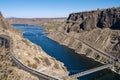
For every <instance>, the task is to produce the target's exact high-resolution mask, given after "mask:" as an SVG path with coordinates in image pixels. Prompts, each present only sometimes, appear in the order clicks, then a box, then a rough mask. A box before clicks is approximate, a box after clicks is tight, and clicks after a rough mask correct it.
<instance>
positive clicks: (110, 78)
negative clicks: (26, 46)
mask: <svg viewBox="0 0 120 80" xmlns="http://www.w3.org/2000/svg"><path fill="white" fill-rule="evenodd" d="M13 26H14V27H15V28H16V29H18V30H22V31H23V32H24V33H23V37H24V38H27V39H29V40H30V41H31V42H33V43H35V44H37V45H39V46H41V47H42V49H43V50H44V51H45V52H46V53H47V54H49V55H50V56H52V57H55V58H56V59H57V60H59V61H61V62H63V63H64V64H65V66H66V67H67V69H68V71H69V72H70V74H74V73H77V72H81V71H85V70H87V69H91V68H94V67H97V66H100V65H102V64H100V63H98V62H95V61H94V60H92V59H89V58H86V57H85V56H83V55H78V54H76V53H75V52H74V50H72V49H69V48H67V47H65V46H62V45H59V44H58V43H57V42H55V41H53V40H51V39H49V38H48V37H47V36H46V34H45V31H44V30H43V29H42V28H40V27H38V26H30V25H20V24H14V25H13ZM79 80H120V76H119V75H117V74H115V73H114V72H112V71H110V70H107V69H105V70H102V71H99V72H95V73H92V74H89V75H86V76H83V77H80V78H79Z"/></svg>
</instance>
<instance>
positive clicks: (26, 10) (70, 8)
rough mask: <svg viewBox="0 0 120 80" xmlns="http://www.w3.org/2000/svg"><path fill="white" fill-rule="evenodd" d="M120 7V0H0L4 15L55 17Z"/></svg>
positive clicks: (0, 7) (0, 9)
mask: <svg viewBox="0 0 120 80" xmlns="http://www.w3.org/2000/svg"><path fill="white" fill-rule="evenodd" d="M111 7H120V0H0V11H1V12H2V14H3V16H4V17H19V18H55V17H68V15H69V14H70V13H75V12H82V11H90V10H96V9H98V8H99V9H103V8H111Z"/></svg>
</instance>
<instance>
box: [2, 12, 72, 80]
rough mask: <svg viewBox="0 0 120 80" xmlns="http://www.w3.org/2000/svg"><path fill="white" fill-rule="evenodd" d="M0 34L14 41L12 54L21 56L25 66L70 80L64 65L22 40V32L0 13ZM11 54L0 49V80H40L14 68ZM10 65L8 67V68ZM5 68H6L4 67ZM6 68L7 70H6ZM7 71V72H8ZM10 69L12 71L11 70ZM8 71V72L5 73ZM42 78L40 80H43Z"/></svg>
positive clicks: (39, 48) (37, 47) (27, 41)
mask: <svg viewBox="0 0 120 80" xmlns="http://www.w3.org/2000/svg"><path fill="white" fill-rule="evenodd" d="M0 34H4V35H7V36H9V37H10V38H11V39H12V43H13V44H12V50H13V52H12V53H15V55H17V56H19V59H20V60H21V61H22V63H24V64H25V65H27V66H29V67H31V68H34V69H36V70H39V71H42V72H45V73H47V74H49V75H53V76H56V77H59V78H61V79H65V80H67V79H68V80H70V79H71V78H70V77H69V76H68V73H69V72H68V71H67V69H66V67H65V66H64V64H63V63H61V62H59V61H57V60H56V59H55V58H53V57H51V56H49V55H47V54H46V53H45V52H44V51H43V50H42V49H41V47H39V46H37V45H35V44H33V43H32V42H30V41H29V40H27V39H24V38H22V32H21V31H18V30H15V29H14V28H13V27H12V26H11V25H10V24H9V23H8V22H7V21H6V20H5V19H4V17H3V16H2V14H1V13H0ZM10 53H11V52H9V51H8V52H7V51H6V49H5V48H4V49H2V48H1V49H0V57H1V58H0V71H1V73H3V74H2V75H1V74H0V80H1V78H2V80H11V79H12V80H39V79H38V78H37V77H35V75H32V74H30V73H28V72H27V71H24V70H22V69H21V68H19V67H17V66H14V65H13V64H14V62H13V61H12V58H11V57H10ZM6 65H8V66H6ZM4 66H5V67H4ZM4 68H5V69H4ZM6 69H7V70H6ZM9 69H10V70H9ZM4 70H6V71H4ZM41 78H42V77H41ZM41 78H40V80H41Z"/></svg>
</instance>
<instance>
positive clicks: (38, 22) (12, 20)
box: [6, 17, 67, 25]
mask: <svg viewBox="0 0 120 80" xmlns="http://www.w3.org/2000/svg"><path fill="white" fill-rule="evenodd" d="M6 19H7V21H8V22H9V23H10V24H29V25H44V24H46V23H58V22H64V21H66V19H67V18H66V17H60V18H15V17H11V18H6Z"/></svg>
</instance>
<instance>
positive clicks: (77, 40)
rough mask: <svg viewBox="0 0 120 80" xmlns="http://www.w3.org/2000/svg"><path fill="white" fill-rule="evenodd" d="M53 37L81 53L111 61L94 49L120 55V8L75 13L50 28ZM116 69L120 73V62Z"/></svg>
mask: <svg viewBox="0 0 120 80" xmlns="http://www.w3.org/2000/svg"><path fill="white" fill-rule="evenodd" d="M58 36H59V37H58ZM49 37H50V38H51V39H53V40H55V41H57V42H59V43H60V44H63V45H66V46H68V47H69V48H72V49H74V50H75V51H76V52H77V53H78V54H84V55H86V56H87V57H90V58H93V59H94V60H97V61H99V62H101V63H104V64H106V63H110V60H109V59H107V58H106V57H105V56H103V55H100V54H99V53H98V52H97V51H96V50H95V49H93V48H96V49H98V50H100V51H103V52H105V53H107V55H110V56H114V57H115V58H117V59H119V58H120V54H119V51H120V46H119V45H120V44H119V43H120V7H117V8H108V9H102V10H99V9H98V10H93V11H86V12H78V13H71V14H70V15H69V17H68V18H67V21H66V23H65V24H63V25H62V26H60V27H59V28H58V29H56V30H53V29H52V30H50V34H49ZM88 45H91V46H92V47H93V48H92V47H91V46H88ZM112 70H113V71H115V72H117V73H119V72H120V71H119V70H120V62H117V63H116V65H115V66H114V67H113V68H112Z"/></svg>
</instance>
